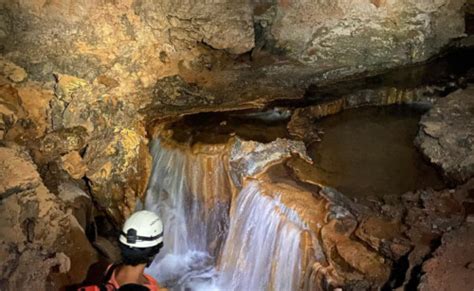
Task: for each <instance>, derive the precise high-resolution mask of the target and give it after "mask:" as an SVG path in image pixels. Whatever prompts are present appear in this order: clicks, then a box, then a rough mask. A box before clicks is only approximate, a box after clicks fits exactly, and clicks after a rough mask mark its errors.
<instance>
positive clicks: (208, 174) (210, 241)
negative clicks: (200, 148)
mask: <svg viewBox="0 0 474 291" xmlns="http://www.w3.org/2000/svg"><path fill="white" fill-rule="evenodd" d="M151 150H152V154H153V169H152V177H151V179H150V183H149V187H148V191H147V194H146V201H145V207H146V208H147V209H148V210H152V211H155V212H156V213H158V215H160V217H161V218H162V220H163V224H164V247H163V249H162V251H161V252H160V254H159V255H158V256H157V258H156V259H155V261H154V262H153V264H152V266H150V268H149V269H148V272H149V273H150V274H151V275H153V276H155V277H156V278H157V279H158V280H159V281H160V282H162V284H164V285H165V286H167V285H176V284H184V283H183V282H184V281H186V280H187V279H188V278H189V276H190V274H193V273H195V275H196V276H198V275H199V273H201V272H208V271H211V270H212V269H213V265H214V263H215V255H216V254H217V253H218V252H219V249H220V245H219V243H221V242H223V241H224V240H225V234H226V233H227V225H228V207H229V202H226V201H225V200H226V195H227V196H228V197H227V200H230V198H231V193H217V194H216V192H217V191H221V192H231V190H230V182H229V178H228V177H227V172H226V171H225V169H224V165H223V161H224V159H223V158H222V156H219V155H218V154H203V153H197V154H193V153H188V152H184V151H183V150H181V149H177V148H168V147H166V146H165V145H163V143H162V142H161V141H159V140H155V141H154V142H153V144H152V148H151Z"/></svg>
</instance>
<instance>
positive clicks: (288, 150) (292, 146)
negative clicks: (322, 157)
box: [229, 138, 311, 185]
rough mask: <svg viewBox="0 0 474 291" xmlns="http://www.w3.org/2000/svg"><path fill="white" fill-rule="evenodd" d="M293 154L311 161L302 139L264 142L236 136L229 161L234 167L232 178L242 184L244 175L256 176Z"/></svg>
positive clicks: (237, 183) (236, 182)
mask: <svg viewBox="0 0 474 291" xmlns="http://www.w3.org/2000/svg"><path fill="white" fill-rule="evenodd" d="M292 155H299V156H300V157H301V158H302V159H304V160H306V161H308V162H311V158H310V157H309V156H308V155H307V153H306V147H305V145H304V143H303V142H301V141H293V140H287V139H281V138H278V139H276V140H275V141H273V142H270V143H268V144H263V143H258V142H255V141H244V140H241V139H239V138H236V139H235V142H234V144H233V147H232V149H231V152H230V161H229V162H230V164H231V167H232V171H231V175H232V176H233V177H232V179H233V180H234V183H235V184H236V185H241V183H242V179H243V178H244V177H250V176H254V175H256V174H258V173H260V172H262V171H264V170H265V169H267V168H268V167H270V166H271V165H274V164H276V163H279V162H281V161H282V160H284V159H286V158H289V157H291V156H292Z"/></svg>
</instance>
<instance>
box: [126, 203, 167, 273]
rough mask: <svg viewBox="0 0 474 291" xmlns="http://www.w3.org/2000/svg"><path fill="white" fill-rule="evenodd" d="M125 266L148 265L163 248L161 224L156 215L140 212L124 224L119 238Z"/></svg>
mask: <svg viewBox="0 0 474 291" xmlns="http://www.w3.org/2000/svg"><path fill="white" fill-rule="evenodd" d="M119 245H120V250H121V253H122V261H123V263H124V264H125V265H130V266H137V265H140V264H146V265H149V264H150V263H151V262H152V261H153V258H154V257H155V256H156V254H158V252H159V251H160V249H161V248H162V247H163V223H162V222H161V219H160V217H159V216H158V215H156V214H155V213H153V212H151V211H147V210H141V211H137V212H135V213H134V214H132V215H131V216H130V217H129V218H128V219H127V220H126V221H125V223H124V225H123V228H122V232H121V234H120V237H119Z"/></svg>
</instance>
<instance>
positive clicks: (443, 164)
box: [416, 86, 474, 183]
mask: <svg viewBox="0 0 474 291" xmlns="http://www.w3.org/2000/svg"><path fill="white" fill-rule="evenodd" d="M420 124H421V129H420V131H419V133H418V137H417V139H416V143H417V145H418V147H419V148H420V149H421V151H422V152H423V154H424V155H425V156H426V157H427V158H428V159H429V160H430V161H431V162H432V163H434V164H436V165H438V166H439V167H440V168H441V169H442V170H443V173H444V174H445V175H446V176H447V177H448V178H449V179H451V180H453V181H456V182H459V183H462V182H465V181H467V179H469V178H470V177H472V176H474V87H472V86H471V87H469V88H467V89H466V90H460V91H457V92H455V93H452V94H451V95H449V96H448V97H446V98H443V99H440V100H438V101H437V102H436V104H435V105H434V106H433V108H432V109H431V110H430V111H429V112H428V113H427V114H426V115H425V116H423V118H422V120H421V122H420Z"/></svg>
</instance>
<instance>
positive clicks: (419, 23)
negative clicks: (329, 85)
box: [270, 0, 464, 68]
mask: <svg viewBox="0 0 474 291" xmlns="http://www.w3.org/2000/svg"><path fill="white" fill-rule="evenodd" d="M463 4H464V1H458V0H454V1H453V0H441V1H415V0H370V1H368V0H352V1H347V0H340V1H339V0H338V1H311V0H304V1H280V4H279V5H277V6H276V9H275V12H274V13H275V18H274V19H273V23H272V25H271V28H270V32H271V34H272V35H273V37H274V38H275V41H276V44H277V46H279V47H281V48H283V49H284V50H286V51H288V52H289V54H290V55H291V56H293V57H295V58H296V59H298V60H301V61H303V62H305V63H312V64H317V65H320V66H325V67H328V68H330V67H334V66H364V67H369V68H370V67H373V66H374V65H375V66H382V67H383V66H393V65H401V64H407V63H413V62H419V61H423V60H426V59H427V58H429V57H431V56H432V55H433V54H435V53H436V52H437V51H439V49H440V48H442V47H443V46H445V45H446V44H448V43H449V41H450V40H451V39H453V38H457V37H461V36H463V32H464V18H463V14H462V10H461V8H462V6H463Z"/></svg>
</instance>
